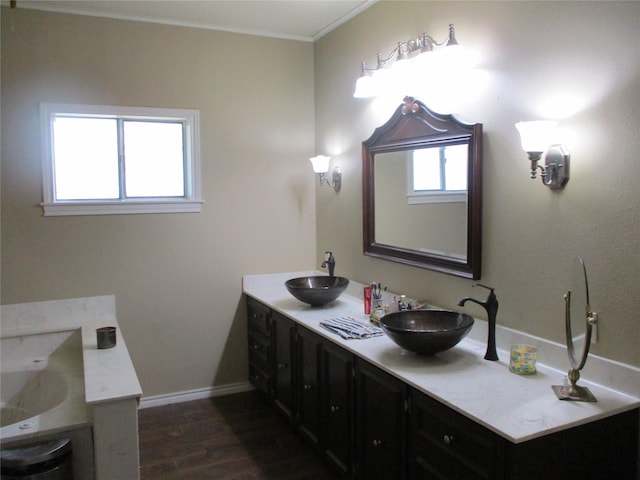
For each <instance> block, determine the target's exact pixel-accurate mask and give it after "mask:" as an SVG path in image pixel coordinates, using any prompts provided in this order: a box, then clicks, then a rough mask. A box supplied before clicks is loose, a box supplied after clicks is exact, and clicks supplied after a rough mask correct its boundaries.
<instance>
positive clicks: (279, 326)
mask: <svg viewBox="0 0 640 480" xmlns="http://www.w3.org/2000/svg"><path fill="white" fill-rule="evenodd" d="M271 331H272V337H271V339H272V342H273V345H274V348H273V351H274V365H273V366H274V368H273V370H272V371H273V402H274V403H275V405H276V407H278V408H279V409H280V411H281V412H282V413H283V414H284V415H285V416H286V417H287V418H289V419H290V420H293V412H294V391H293V389H294V373H295V371H294V365H295V362H294V360H295V324H294V322H293V320H291V319H289V318H287V317H284V316H282V315H280V314H279V313H276V312H271Z"/></svg>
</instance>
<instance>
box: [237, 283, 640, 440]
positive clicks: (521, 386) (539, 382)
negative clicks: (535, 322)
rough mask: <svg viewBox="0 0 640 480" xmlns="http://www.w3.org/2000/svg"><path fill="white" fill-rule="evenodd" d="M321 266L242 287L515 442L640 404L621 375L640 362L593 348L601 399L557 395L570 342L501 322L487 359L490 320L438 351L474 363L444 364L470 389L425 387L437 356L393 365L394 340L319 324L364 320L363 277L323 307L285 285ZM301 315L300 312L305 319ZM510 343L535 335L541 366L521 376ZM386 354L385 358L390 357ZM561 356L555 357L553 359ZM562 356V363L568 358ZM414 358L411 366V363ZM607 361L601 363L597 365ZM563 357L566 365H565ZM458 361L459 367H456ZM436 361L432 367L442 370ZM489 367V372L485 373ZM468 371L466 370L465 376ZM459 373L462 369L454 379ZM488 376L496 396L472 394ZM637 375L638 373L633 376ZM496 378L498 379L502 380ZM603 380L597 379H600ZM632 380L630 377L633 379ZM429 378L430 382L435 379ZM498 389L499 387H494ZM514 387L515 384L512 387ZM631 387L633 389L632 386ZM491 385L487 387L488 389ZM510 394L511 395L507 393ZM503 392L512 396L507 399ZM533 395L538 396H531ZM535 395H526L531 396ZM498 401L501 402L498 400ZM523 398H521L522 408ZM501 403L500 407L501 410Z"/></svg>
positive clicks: (588, 381) (594, 385)
mask: <svg viewBox="0 0 640 480" xmlns="http://www.w3.org/2000/svg"><path fill="white" fill-rule="evenodd" d="M323 274H325V273H323V272H317V271H301V272H284V273H276V274H264V275H247V276H244V277H243V293H245V294H246V295H249V296H251V297H253V298H255V299H256V300H258V301H261V302H263V303H265V304H266V305H268V306H269V307H271V308H272V309H273V310H275V311H277V312H279V313H281V314H283V315H285V316H287V317H290V318H292V319H293V320H295V321H297V322H298V323H300V324H302V325H304V326H305V327H308V328H310V329H311V330H312V331H314V332H315V333H316V334H319V335H321V336H323V337H324V338H327V339H329V340H331V341H332V342H334V343H336V344H338V345H341V346H342V347H344V348H345V349H346V350H348V351H350V352H352V353H354V354H356V355H357V356H360V357H362V358H363V359H365V360H367V361H368V362H370V363H372V364H373V365H375V366H377V367H379V368H381V369H382V370H384V371H386V372H387V373H390V374H392V375H394V376H396V377H398V378H400V379H401V380H403V381H404V382H405V383H407V384H408V385H410V386H412V387H414V388H416V389H417V390H419V391H422V392H424V393H426V394H428V395H429V396H431V397H432V398H434V399H437V400H438V401H440V402H441V403H443V404H445V405H447V406H449V407H450V408H452V409H453V410H455V411H457V412H459V413H461V414H462V415H464V416H467V417H469V418H471V419H472V420H474V421H475V422H477V423H479V424H481V425H483V426H485V427H486V428H488V429H490V430H492V431H494V432H495V433H497V434H499V435H501V436H502V437H504V438H506V439H508V440H510V441H512V442H514V443H521V442H525V441H527V440H531V439H534V438H538V437H541V436H544V435H547V434H550V433H554V432H557V431H561V430H564V429H567V428H571V427H574V426H578V425H581V424H585V423H589V422H592V421H595V420H599V419H603V418H606V417H609V416H612V415H615V414H618V413H622V412H625V411H629V410H633V409H635V408H638V407H639V406H640V398H638V396H637V395H633V394H632V393H629V392H625V391H624V390H623V388H621V385H619V384H618V383H620V382H627V384H626V385H627V387H628V386H630V385H632V386H635V385H637V384H638V383H640V382H639V381H638V379H640V374H639V373H638V372H639V369H636V368H635V367H632V366H629V365H624V364H621V363H619V362H614V361H611V360H608V359H604V358H602V357H598V356H595V355H593V356H591V355H590V356H589V359H588V361H587V365H589V364H590V363H593V364H594V366H593V368H591V369H590V370H587V368H585V369H584V370H583V371H582V378H581V380H580V382H579V384H580V385H585V386H589V388H590V389H591V390H592V391H593V393H594V395H595V396H596V398H598V400H599V401H598V402H596V403H586V402H567V401H561V400H558V399H557V397H556V396H555V393H553V390H552V389H551V385H555V384H561V383H562V377H563V376H564V375H566V371H567V370H568V367H569V363H568V359H567V357H566V347H565V346H563V345H560V344H558V343H555V342H551V341H548V340H545V339H541V338H537V337H533V336H531V335H528V334H526V333H523V332H518V331H515V330H512V329H508V328H504V327H500V326H499V325H498V327H497V329H496V337H497V347H498V354H499V357H500V360H499V361H498V362H489V361H486V360H484V359H483V358H482V357H483V356H484V352H485V349H486V340H485V339H486V322H485V321H483V320H477V319H476V324H474V328H473V329H472V332H471V333H470V334H469V335H468V337H467V338H465V339H464V340H463V341H462V342H461V343H459V344H458V345H457V346H456V347H454V348H453V349H451V350H449V351H447V352H443V353H441V354H439V355H438V356H436V357H438V358H439V359H443V361H444V363H447V361H448V360H450V359H453V360H451V361H457V360H456V359H455V357H456V356H457V357H460V358H462V359H463V360H461V361H464V362H465V363H464V364H463V363H459V364H458V365H457V367H465V366H466V367H467V369H469V370H473V373H472V374H471V375H469V374H468V373H466V374H465V373H464V370H465V368H462V369H460V372H458V370H457V369H453V370H451V369H450V370H449V371H448V372H445V373H446V374H447V375H448V377H447V378H448V379H449V378H450V380H451V381H452V382H453V381H461V382H462V386H463V387H464V388H467V387H468V388H471V389H472V390H470V391H469V392H468V394H465V392H461V393H460V392H456V391H455V390H456V389H449V391H444V392H442V391H439V390H438V388H435V387H434V388H425V381H427V383H429V382H428V375H426V374H425V373H424V371H421V372H418V373H417V374H416V373H414V372H412V371H411V368H417V366H418V365H419V368H421V369H424V368H425V367H426V368H429V363H432V364H433V363H434V362H435V363H437V362H438V360H437V359H436V360H433V359H431V360H429V359H425V357H419V356H416V357H415V358H414V359H411V358H410V357H409V356H411V355H414V354H412V353H410V352H405V355H408V356H407V357H406V358H404V359H402V361H406V362H407V364H408V365H409V367H408V369H407V370H406V371H403V370H402V369H399V368H397V367H394V366H389V364H390V363H393V361H394V360H395V361H396V363H397V360H398V358H394V357H393V356H394V355H395V356H396V357H397V356H398V355H401V353H400V352H402V349H400V348H399V347H397V346H396V345H395V344H394V343H393V342H391V340H390V339H388V338H386V337H376V338H371V339H367V340H343V339H341V338H340V337H338V336H336V335H334V334H332V333H330V332H329V331H327V330H325V329H323V328H321V327H320V326H319V321H320V320H322V319H325V318H331V317H334V316H337V315H349V316H352V317H353V318H355V319H356V320H360V321H364V322H367V316H365V315H364V313H363V312H362V310H361V308H362V294H361V293H360V292H361V291H362V287H363V285H361V284H358V283H357V282H353V281H352V282H351V283H350V285H349V288H348V290H347V291H346V292H345V293H344V294H343V295H342V296H341V297H340V298H339V299H338V300H337V301H336V302H333V303H332V304H329V305H326V306H324V307H319V308H318V307H315V308H314V307H309V306H307V305H305V304H303V303H301V302H298V301H297V300H296V299H295V298H293V297H292V296H291V295H290V294H289V293H288V292H287V291H286V289H285V287H284V282H285V281H286V280H287V279H289V278H294V277H299V276H307V275H323ZM301 317H302V319H301ZM511 343H531V344H533V345H535V346H537V347H538V349H539V351H538V354H539V361H538V365H537V366H538V373H537V374H536V375H533V376H530V377H521V376H518V375H515V374H513V373H511V372H509V370H508V359H509V351H508V349H509V346H510V345H511ZM385 355H386V357H387V358H386V359H385ZM556 362H557V363H556ZM563 363H564V365H563ZM412 364H413V366H412ZM599 364H602V365H599ZM565 365H566V370H565ZM457 367H456V368H457ZM437 368H439V367H437V366H436V367H434V370H433V372H434V374H435V376H436V377H437V375H438V373H442V372H444V367H443V370H437ZM587 371H589V372H591V371H593V372H596V373H598V372H600V371H602V372H606V377H604V378H608V379H609V380H610V381H612V382H613V383H614V385H613V386H609V385H606V382H604V381H602V380H601V378H598V379H596V381H594V379H592V378H589V376H587V373H586V372H587ZM482 372H486V373H487V375H485V376H483V375H481V373H482ZM465 375H466V377H465ZM455 377H460V378H458V379H456V378H455ZM485 377H486V378H491V379H492V380H493V381H494V383H495V384H494V385H491V388H492V389H493V390H492V392H491V393H492V394H494V395H495V396H496V397H495V401H486V399H481V400H480V401H477V400H474V399H473V396H474V394H476V395H477V393H478V392H473V388H474V382H475V383H479V389H481V388H482V379H483V378H485ZM634 378H635V379H636V380H635V381H634V380H633V379H634ZM498 379H499V381H496V380H498ZM597 380H600V381H597ZM629 382H630V383H629ZM436 384H437V382H436V383H433V382H432V385H436ZM496 389H497V390H500V391H499V392H496ZM509 389H512V390H511V391H509ZM631 391H632V392H633V391H634V390H633V389H631ZM484 393H487V392H484ZM508 397H510V398H512V400H513V401H511V402H510V401H509V400H508ZM505 398H507V399H506V400H505ZM531 399H533V400H531ZM530 401H531V402H533V403H528V402H530ZM492 403H493V404H495V403H497V404H500V405H503V406H504V407H503V408H502V407H501V408H498V407H496V406H495V405H492ZM519 405H522V407H521V408H519ZM496 410H497V411H496Z"/></svg>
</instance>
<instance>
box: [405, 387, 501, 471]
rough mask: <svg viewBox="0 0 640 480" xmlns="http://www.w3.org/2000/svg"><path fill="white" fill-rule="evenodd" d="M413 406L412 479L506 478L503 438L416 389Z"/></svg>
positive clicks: (410, 434) (410, 445) (410, 457)
mask: <svg viewBox="0 0 640 480" xmlns="http://www.w3.org/2000/svg"><path fill="white" fill-rule="evenodd" d="M410 403H411V413H410V416H409V425H410V433H409V458H408V464H409V475H408V478H409V479H410V480H431V479H442V480H450V479H460V480H493V479H502V478H503V465H504V460H505V452H504V449H505V440H504V439H503V438H502V437H500V436H498V435H496V434H495V433H493V432H491V431H489V430H487V429H485V428H483V427H481V426H479V425H477V424H476V423H474V422H472V421H471V420H469V419H467V418H465V417H464V416H462V415H460V414H458V413H456V412H453V411H452V410H451V409H450V408H448V407H445V406H444V405H442V404H440V403H439V402H437V401H435V400H433V399H431V398H430V397H428V396H427V395H424V394H422V393H420V392H418V391H416V390H413V389H412V390H411V393H410Z"/></svg>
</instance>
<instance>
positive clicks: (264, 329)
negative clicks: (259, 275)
mask: <svg viewBox="0 0 640 480" xmlns="http://www.w3.org/2000/svg"><path fill="white" fill-rule="evenodd" d="M247 323H248V325H247V327H248V328H247V330H248V337H249V343H248V346H249V381H250V382H251V384H252V385H253V386H254V387H255V388H256V389H257V390H258V391H260V392H262V393H263V394H265V395H267V396H271V393H272V391H273V382H272V369H273V367H272V364H273V361H272V358H273V353H272V346H271V310H270V309H269V308H268V307H266V306H264V305H262V304H261V303H258V302H256V301H255V300H253V299H251V298H248V299H247Z"/></svg>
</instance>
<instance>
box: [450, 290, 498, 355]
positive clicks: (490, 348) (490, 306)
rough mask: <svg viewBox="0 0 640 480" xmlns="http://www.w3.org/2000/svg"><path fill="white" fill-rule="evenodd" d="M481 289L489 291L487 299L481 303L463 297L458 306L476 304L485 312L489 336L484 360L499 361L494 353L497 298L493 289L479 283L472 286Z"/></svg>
mask: <svg viewBox="0 0 640 480" xmlns="http://www.w3.org/2000/svg"><path fill="white" fill-rule="evenodd" d="M476 286H477V287H483V288H486V289H488V290H491V292H490V293H489V296H488V297H487V299H486V300H485V301H484V302H483V301H481V300H477V299H475V298H471V297H465V298H463V299H462V300H460V301H459V302H458V306H460V307H464V304H465V303H466V302H473V303H477V304H478V305H480V306H482V307H483V308H484V309H485V310H486V311H487V317H488V318H487V320H488V322H489V334H488V337H487V352H486V353H485V354H484V358H485V360H499V358H498V352H497V351H496V316H497V315H498V298H497V297H496V294H495V292H494V291H493V290H494V289H493V287H487V286H486V285H482V284H480V283H478V284H476V285H474V287H476Z"/></svg>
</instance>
